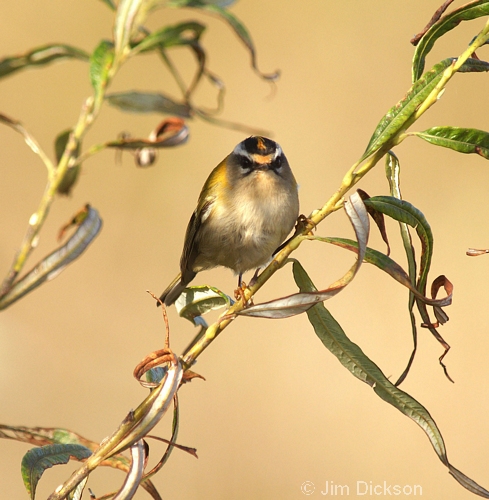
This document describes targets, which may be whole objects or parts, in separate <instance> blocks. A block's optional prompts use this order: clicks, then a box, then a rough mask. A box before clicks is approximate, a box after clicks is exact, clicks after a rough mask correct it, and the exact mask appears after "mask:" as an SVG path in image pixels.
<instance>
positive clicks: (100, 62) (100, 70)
mask: <svg viewBox="0 0 489 500" xmlns="http://www.w3.org/2000/svg"><path fill="white" fill-rule="evenodd" d="M113 62H114V44H113V43H112V42H110V41H108V40H102V41H101V42H100V43H99V45H98V46H97V48H96V49H95V50H94V52H93V54H92V55H91V56H90V81H91V83H92V87H93V89H94V91H95V99H96V100H98V99H100V96H101V95H103V93H104V92H105V88H106V87H107V84H108V83H109V73H110V68H111V67H112V64H113Z"/></svg>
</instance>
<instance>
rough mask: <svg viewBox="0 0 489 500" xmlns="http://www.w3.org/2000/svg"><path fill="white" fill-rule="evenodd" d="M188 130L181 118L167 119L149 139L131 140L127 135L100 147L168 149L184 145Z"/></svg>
mask: <svg viewBox="0 0 489 500" xmlns="http://www.w3.org/2000/svg"><path fill="white" fill-rule="evenodd" d="M188 136H189V130H188V127H187V125H186V124H185V122H184V121H183V120H182V119H181V118H168V119H167V120H164V121H163V122H161V123H160V124H159V125H158V126H157V127H156V129H155V130H154V131H153V132H152V133H151V135H150V137H149V139H133V138H131V137H129V136H127V135H123V136H121V137H119V139H117V140H115V141H109V142H106V143H105V144H104V145H103V146H102V147H105V148H117V149H140V148H147V147H150V148H170V147H174V146H178V145H180V144H184V143H185V142H186V141H187V139H188Z"/></svg>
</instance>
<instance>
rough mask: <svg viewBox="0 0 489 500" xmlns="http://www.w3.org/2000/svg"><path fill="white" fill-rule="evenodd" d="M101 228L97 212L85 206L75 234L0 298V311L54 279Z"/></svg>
mask: <svg viewBox="0 0 489 500" xmlns="http://www.w3.org/2000/svg"><path fill="white" fill-rule="evenodd" d="M101 228H102V219H101V218H100V216H99V214H98V212H97V210H95V209H94V208H92V207H91V206H89V205H87V206H86V214H85V216H84V217H83V220H82V222H81V223H80V225H79V227H78V228H77V230H76V232H75V234H73V236H71V238H70V239H69V240H68V241H67V242H66V243H65V244H64V245H63V246H61V247H59V248H57V249H56V250H55V251H54V252H52V253H51V254H49V255H48V256H47V257H45V258H44V259H43V260H42V261H41V262H39V263H38V264H37V265H36V266H35V267H34V269H32V270H31V271H29V272H28V273H27V274H26V275H25V276H24V277H23V278H21V279H20V280H19V281H17V282H16V283H15V284H14V285H13V286H12V287H11V288H10V289H9V290H8V291H7V293H6V294H5V295H2V296H1V297H0V310H1V309H5V308H6V307H8V306H9V305H11V304H13V303H14V302H16V301H17V300H19V299H20V298H21V297H23V296H24V295H26V294H27V293H29V292H31V291H32V290H34V289H35V288H37V287H38V286H39V285H41V284H42V283H44V282H45V281H48V280H51V279H53V278H55V277H56V276H57V275H58V274H59V273H60V272H61V271H63V270H64V269H65V268H66V266H68V264H71V262H73V261H74V260H76V259H77V258H78V257H80V255H81V254H82V253H83V252H84V251H85V250H86V249H87V248H88V246H89V245H90V243H91V242H92V241H93V240H94V239H95V237H96V236H97V235H98V233H99V231H100V229H101Z"/></svg>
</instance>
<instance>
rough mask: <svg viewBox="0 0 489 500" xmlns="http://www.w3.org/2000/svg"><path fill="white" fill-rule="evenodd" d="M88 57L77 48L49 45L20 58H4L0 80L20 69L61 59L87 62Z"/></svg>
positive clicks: (1, 62)
mask: <svg viewBox="0 0 489 500" xmlns="http://www.w3.org/2000/svg"><path fill="white" fill-rule="evenodd" d="M88 58H89V55H88V54H87V53H86V52H85V51H84V50H81V49H78V48H77V47H73V46H71V45H65V44H59V43H56V44H50V45H43V46H42V47H37V48H35V49H33V50H31V51H29V52H27V53H25V54H22V55H20V56H11V57H6V58H4V59H1V60H0V78H3V77H4V76H7V75H11V74H13V73H15V72H17V71H20V70H22V69H27V68H32V67H36V66H44V65H46V64H49V63H51V62H53V61H57V60H62V59H78V60H79V61H88Z"/></svg>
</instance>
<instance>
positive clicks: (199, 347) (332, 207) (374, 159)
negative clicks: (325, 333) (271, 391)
mask: <svg viewBox="0 0 489 500" xmlns="http://www.w3.org/2000/svg"><path fill="white" fill-rule="evenodd" d="M488 39H489V21H488V22H487V23H486V26H485V27H484V29H483V30H482V31H481V32H480V33H479V35H478V36H477V38H476V39H475V40H474V42H473V43H472V44H471V45H470V46H469V47H468V48H467V50H465V51H464V52H463V53H462V54H461V55H460V56H459V57H458V59H457V60H456V61H455V62H454V63H453V64H452V65H451V66H450V67H448V68H447V69H446V70H445V72H444V74H443V76H442V79H441V80H440V82H439V83H438V85H437V86H436V87H435V88H434V89H433V91H432V92H431V93H430V94H429V96H428V97H427V98H426V99H425V101H424V102H423V103H422V104H421V105H420V106H419V108H418V109H417V110H416V112H415V113H413V115H412V116H411V117H410V118H408V119H407V120H406V123H405V126H404V127H403V128H402V129H401V130H400V131H399V132H398V133H397V134H396V135H395V136H393V137H392V138H391V139H390V140H389V141H388V142H387V143H386V144H384V145H383V146H382V147H381V148H380V149H378V150H377V151H376V152H375V153H373V154H372V156H370V157H369V158H367V159H366V160H365V162H364V163H363V165H361V166H360V164H361V163H360V162H356V163H355V164H354V165H352V167H351V168H350V169H349V170H348V172H347V173H346V174H345V176H344V177H343V180H342V181H341V185H340V187H339V188H338V190H337V191H336V192H335V193H334V194H333V195H332V196H331V198H330V199H329V200H328V201H327V202H326V203H325V205H324V206H323V207H322V208H321V209H319V210H316V211H314V212H313V213H312V214H311V215H310V216H309V219H308V224H307V225H306V226H305V227H304V228H303V229H302V230H301V232H300V233H299V234H297V235H296V236H295V237H294V238H293V239H291V241H290V242H289V243H288V244H287V245H286V246H285V247H284V248H283V249H282V250H281V251H280V252H278V253H277V255H275V257H274V259H273V260H272V262H270V264H269V265H268V266H267V267H266V268H265V269H264V271H263V272H262V273H261V274H260V276H259V277H258V279H257V281H256V283H255V284H254V285H253V286H252V287H250V288H247V289H246V290H244V299H245V300H244V301H243V300H240V301H239V302H236V303H235V304H233V306H231V307H230V308H229V309H228V310H227V311H226V312H225V313H224V314H223V315H222V316H221V318H220V319H219V320H218V321H217V322H215V323H214V324H212V325H211V326H209V328H207V330H206V332H205V333H204V335H202V337H201V338H199V339H197V341H196V342H195V343H192V344H191V346H189V348H188V349H187V350H186V351H185V352H184V353H183V354H182V356H181V358H180V359H181V362H182V364H183V366H184V367H185V368H189V367H190V366H191V365H192V364H193V363H195V361H196V359H197V358H198V356H200V355H201V354H202V352H203V351H204V350H205V349H206V348H207V347H208V346H209V345H210V344H211V343H212V342H213V341H214V340H215V339H216V337H217V336H218V335H219V334H220V333H221V332H222V331H223V330H224V329H225V328H226V327H227V326H228V325H229V324H230V323H231V321H232V320H233V319H234V318H235V317H236V314H237V313H238V312H239V311H241V310H243V309H244V307H245V304H246V302H247V301H248V300H249V299H250V298H251V297H252V296H253V295H254V294H255V293H256V292H257V291H258V290H259V289H260V288H261V287H262V286H263V285H264V284H265V283H266V282H267V281H268V280H269V279H270V278H271V277H272V276H273V275H274V274H275V273H276V272H277V271H278V270H279V269H280V268H281V267H282V266H283V265H284V263H285V261H286V260H287V258H288V257H289V255H290V254H291V253H292V252H293V251H294V250H296V249H297V248H298V247H299V245H300V244H301V243H302V241H304V239H306V236H307V234H308V233H309V232H310V231H312V230H313V229H314V228H315V227H316V226H317V225H318V224H319V223H320V222H321V221H323V220H324V219H325V218H326V217H328V215H330V214H331V213H333V212H335V211H337V210H339V209H340V208H341V207H342V206H343V197H344V196H345V195H346V194H347V192H348V191H349V190H350V189H351V188H352V187H353V186H355V184H357V183H358V182H359V181H360V180H361V179H362V178H363V177H364V176H365V175H366V174H367V173H368V172H369V171H370V170H371V169H372V168H373V167H374V166H375V165H376V164H377V163H378V162H379V160H380V159H381V158H382V157H383V156H384V155H385V154H386V153H387V151H389V150H390V149H391V148H392V147H394V146H396V145H398V144H399V143H400V142H402V141H403V140H404V139H405V138H406V137H407V134H406V133H405V130H406V129H407V128H408V127H409V126H411V125H412V124H413V123H414V122H415V121H416V120H417V119H418V118H419V117H420V116H421V115H422V114H423V113H425V112H426V111H427V110H428V109H429V108H430V107H431V106H432V105H433V104H435V103H436V102H437V100H438V97H439V95H440V92H441V91H442V90H443V89H444V88H445V86H446V84H447V82H448V81H449V80H450V78H452V76H453V75H454V74H455V73H456V72H457V71H458V70H459V69H460V67H461V66H462V64H463V63H464V62H465V61H466V60H467V59H468V58H469V57H470V56H471V55H472V54H473V52H474V51H475V50H476V49H477V48H479V47H480V46H481V45H483V44H484V43H485V42H486V41H487V40H488Z"/></svg>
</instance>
